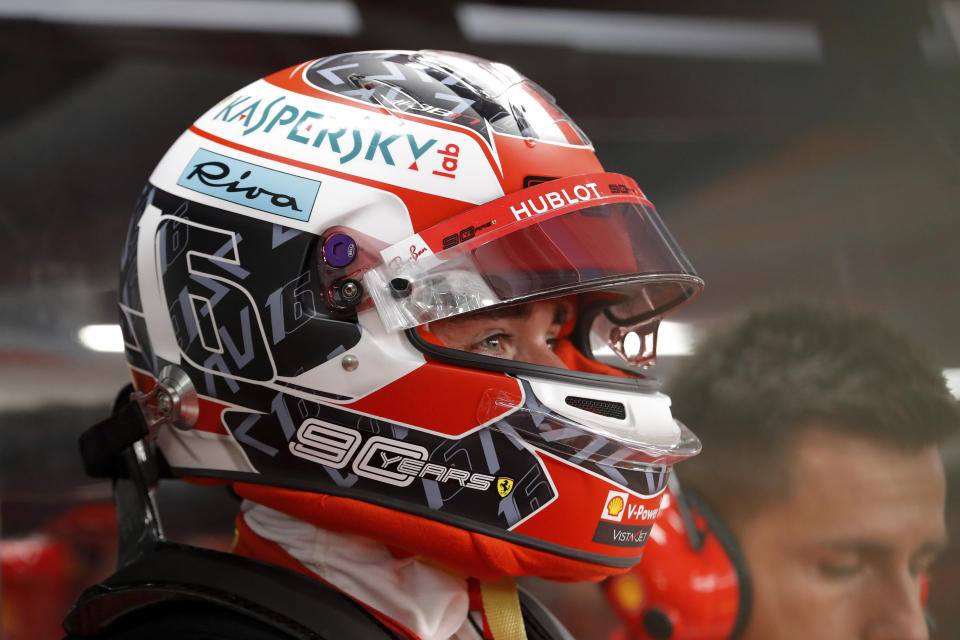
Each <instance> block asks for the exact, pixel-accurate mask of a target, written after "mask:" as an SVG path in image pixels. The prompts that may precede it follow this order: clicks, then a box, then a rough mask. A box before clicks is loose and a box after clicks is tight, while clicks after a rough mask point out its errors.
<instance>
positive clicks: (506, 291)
mask: <svg viewBox="0 0 960 640" xmlns="http://www.w3.org/2000/svg"><path fill="white" fill-rule="evenodd" d="M541 205H542V206H543V207H544V208H545V207H547V206H548V205H547V204H545V203H544V202H543V197H542V196H541V198H540V199H539V200H538V199H536V198H531V199H529V200H527V201H525V202H524V203H523V206H524V207H525V208H526V209H525V210H529V212H530V213H531V217H529V218H527V219H524V220H521V221H520V222H514V223H512V224H510V225H509V229H503V231H504V233H499V232H498V231H497V230H495V231H492V232H490V233H487V234H485V235H483V236H479V237H477V238H475V239H472V240H468V241H467V242H463V243H460V244H458V245H456V246H454V247H451V248H449V249H445V250H443V251H439V252H437V253H434V254H430V255H424V256H422V257H421V258H420V259H418V260H408V261H405V262H399V261H398V262H394V263H388V264H385V265H382V266H381V267H379V268H377V269H374V270H372V271H371V272H369V273H368V274H367V276H366V284H367V288H368V290H369V292H370V295H371V297H372V298H373V300H374V303H375V305H376V307H377V309H378V311H379V313H380V315H381V318H382V319H383V321H384V324H385V325H386V326H387V327H388V328H389V329H406V328H411V327H415V326H418V325H422V324H425V323H428V322H432V321H434V320H439V319H442V318H446V317H449V316H453V315H459V314H463V313H470V312H473V311H478V310H481V309H489V308H495V307H499V306H505V305H512V304H517V303H520V302H529V301H534V300H538V299H543V298H551V297H557V296H563V295H568V294H573V293H582V292H587V291H594V290H596V291H598V292H603V291H610V292H611V293H612V292H613V291H615V290H617V291H623V290H624V289H629V290H630V292H631V293H630V295H629V299H630V304H629V305H628V306H626V307H622V308H619V310H618V309H613V310H612V313H613V314H614V315H613V316H612V317H613V318H614V320H615V322H619V323H621V324H624V323H626V324H636V323H637V322H645V321H649V320H650V319H652V318H654V317H656V316H659V315H660V314H662V313H664V312H666V311H667V310H669V309H672V308H673V307H676V306H677V305H679V304H681V303H682V302H684V301H686V300H688V299H689V298H691V297H693V296H694V295H696V294H697V293H698V292H699V291H700V289H701V288H702V286H703V282H702V280H701V279H700V278H699V277H698V276H697V275H696V272H695V271H694V269H693V267H692V266H691V265H690V263H689V261H688V260H687V258H686V256H684V255H683V252H682V251H681V250H680V248H679V247H678V246H677V244H676V242H675V241H674V240H673V238H672V237H671V236H670V234H669V232H668V231H667V230H666V228H665V227H664V226H663V223H662V222H661V221H660V218H659V216H658V215H657V213H656V211H654V209H653V207H652V206H649V205H647V204H645V203H642V202H639V201H627V202H604V203H601V204H596V205H594V206H588V207H582V208H575V209H573V210H570V211H566V212H560V213H559V214H558V215H553V216H538V215H536V214H538V213H539V211H538V207H540V206H541ZM615 298H618V299H620V300H621V301H622V300H623V295H622V294H621V295H617V296H615Z"/></svg>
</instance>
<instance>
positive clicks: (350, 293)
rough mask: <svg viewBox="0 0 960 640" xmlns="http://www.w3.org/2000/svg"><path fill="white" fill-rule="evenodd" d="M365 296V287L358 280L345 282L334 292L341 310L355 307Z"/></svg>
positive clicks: (334, 297)
mask: <svg viewBox="0 0 960 640" xmlns="http://www.w3.org/2000/svg"><path fill="white" fill-rule="evenodd" d="M362 296H363V286H362V285H361V284H360V283H359V282H357V281H356V280H344V281H343V282H342V283H340V285H338V286H337V287H335V288H334V290H333V300H334V302H335V303H336V304H337V306H339V307H341V308H349V307H355V306H356V305H357V304H359V303H360V298H361V297H362Z"/></svg>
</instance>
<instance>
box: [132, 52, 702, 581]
mask: <svg viewBox="0 0 960 640" xmlns="http://www.w3.org/2000/svg"><path fill="white" fill-rule="evenodd" d="M701 287H702V281H701V280H700V278H699V277H698V276H697V274H696V272H695V271H694V270H693V267H692V266H691V265H690V263H689V262H688V261H687V259H686V257H685V256H684V255H683V253H682V252H681V251H680V249H679V248H678V247H677V246H676V244H675V242H674V241H673V239H672V238H671V236H670V234H669V232H668V231H667V230H666V228H665V227H664V226H663V224H662V222H661V221H660V219H659V218H658V217H657V214H656V212H655V211H654V209H653V207H652V205H651V204H650V202H649V201H648V200H647V198H646V196H645V195H644V194H643V192H642V191H641V190H640V189H639V187H637V185H636V183H635V182H634V181H633V180H632V179H630V178H629V177H626V176H623V175H619V174H613V173H606V172H604V171H603V169H602V167H601V166H600V164H599V162H598V161H597V159H596V157H595V155H594V153H593V148H592V146H591V144H590V142H589V141H588V140H587V137H586V136H585V135H584V134H583V132H582V131H580V129H579V128H578V127H577V126H576V125H575V124H574V123H573V122H572V121H571V120H570V119H569V117H567V116H566V115H565V114H564V113H563V112H562V111H561V110H560V109H559V108H558V107H557V106H556V104H555V101H554V100H553V98H552V97H551V96H549V95H548V94H547V93H546V92H544V91H543V90H542V89H541V88H540V87H538V86H537V85H536V84H534V83H533V82H531V81H530V80H528V79H526V78H525V77H524V76H522V75H520V74H519V73H517V72H516V71H514V70H513V69H512V68H510V67H508V66H505V65H502V64H497V63H493V62H489V61H486V60H482V59H479V58H475V57H471V56H466V55H462V54H456V53H449V52H436V51H419V52H412V51H368V52H361V53H351V54H345V55H337V56H333V57H328V58H323V59H319V60H314V61H310V62H305V63H303V64H301V65H298V66H295V67H292V68H289V69H285V70H283V71H280V72H278V73H275V74H272V75H270V76H267V77H266V78H263V79H261V80H258V81H256V82H254V83H253V84H251V85H249V86H247V87H245V88H244V89H242V90H240V91H238V92H237V93H235V94H233V95H231V96H229V97H227V98H226V99H224V100H223V101H222V102H221V103H219V104H217V105H216V106H214V107H213V108H212V109H210V110H209V111H208V112H207V113H205V114H204V115H203V116H202V117H201V118H200V119H199V120H197V121H196V123H194V125H193V126H191V127H190V128H189V129H188V130H187V131H186V132H185V133H184V134H183V135H182V136H181V137H180V138H179V139H178V140H177V141H176V142H175V143H174V144H173V146H172V147H171V148H170V149H169V151H168V152H167V153H166V155H165V156H164V157H163V159H162V160H161V161H160V163H159V165H158V166H157V167H156V169H155V170H154V172H153V174H152V175H151V176H150V180H149V183H148V184H147V186H146V188H145V189H144V191H143V193H142V197H141V199H140V202H139V204H138V206H137V210H136V214H135V215H134V218H133V221H132V222H131V225H130V227H129V231H128V235H127V240H126V248H125V250H124V254H123V259H122V274H121V283H120V311H121V320H122V325H123V331H124V337H125V342H126V355H127V359H128V361H129V364H130V368H131V371H132V375H133V379H134V384H135V387H136V388H137V389H138V391H139V392H140V393H141V394H144V397H145V398H146V397H147V396H148V395H149V394H153V395H154V396H155V395H156V390H157V389H161V390H163V393H164V394H165V395H164V396H163V400H164V401H163V406H162V407H160V408H157V403H158V401H157V400H156V399H153V400H150V399H149V398H147V400H145V402H146V406H147V408H148V413H150V412H151V411H152V412H155V413H156V412H158V411H159V412H161V413H162V414H163V415H165V416H172V417H171V419H170V420H168V422H169V424H164V425H162V426H160V427H159V428H157V430H156V438H157V442H158V445H159V447H160V449H161V451H162V452H163V454H164V456H165V458H166V460H167V462H168V463H169V466H170V468H171V470H172V472H173V473H174V474H175V475H177V476H180V477H184V478H187V479H191V480H203V481H220V482H229V483H233V486H234V489H235V490H236V491H237V493H239V494H240V495H241V496H244V497H246V498H249V499H251V500H253V501H255V502H258V503H262V504H266V505H268V506H271V507H273V508H277V509H279V510H281V511H284V512H286V513H289V514H291V515H294V516H296V517H298V518H301V519H304V520H307V521H309V522H312V523H315V524H317V525H318V526H323V527H326V528H331V529H334V530H337V531H345V532H351V533H356V534H360V535H365V536H369V537H372V538H375V539H378V540H382V541H384V542H386V543H388V544H389V545H390V546H391V548H392V549H397V550H400V551H403V552H406V553H411V554H420V555H425V556H428V557H430V558H432V559H433V560H435V561H438V562H440V563H442V564H444V565H446V566H449V567H452V568H454V569H457V570H460V571H462V572H464V573H466V574H468V575H473V576H476V577H479V578H493V577H497V576H500V575H504V574H509V575H531V574H532V575H539V576H543V577H552V578H557V579H584V578H588V579H600V578H602V577H605V576H606V575H609V574H610V573H613V572H618V571H623V570H624V568H625V567H628V566H631V565H633V564H635V563H636V562H637V560H638V559H639V557H640V553H641V551H642V545H643V543H644V541H645V540H646V535H647V533H648V532H649V530H650V527H651V525H652V518H653V515H654V514H655V513H656V510H657V507H658V504H659V501H660V496H661V494H662V491H663V489H664V485H665V482H666V478H667V476H668V474H669V470H670V467H671V465H672V464H673V463H674V462H675V461H677V460H680V459H683V458H684V457H687V456H689V455H692V454H693V453H695V452H696V451H697V450H698V448H699V442H698V441H697V439H696V437H695V436H693V435H692V434H691V433H690V432H689V431H687V430H686V429H685V428H684V427H682V425H680V424H679V423H677V422H676V421H674V420H673V419H672V417H671V414H670V410H669V400H668V399H667V397H666V396H665V395H663V394H662V393H660V392H659V391H658V390H657V385H656V383H655V382H654V381H652V380H648V379H645V378H644V377H642V376H640V375H636V374H633V373H628V372H626V371H625V370H628V369H631V368H632V367H635V366H637V365H642V364H644V363H646V362H649V361H650V360H651V359H652V357H653V356H654V354H655V347H656V328H657V324H658V322H659V321H660V319H661V318H662V317H663V315H664V314H665V313H667V312H669V311H672V310H673V309H675V308H677V307H679V306H680V305H681V304H683V303H685V302H686V301H688V300H689V299H690V298H692V297H693V296H694V295H696V294H697V293H698V292H699V291H700V289H701ZM544 300H553V301H561V302H557V304H561V303H562V306H563V309H564V310H565V311H564V314H563V318H562V322H559V323H558V325H557V329H556V331H555V334H556V335H554V336H552V340H553V342H552V343H551V345H552V347H553V349H554V352H555V353H556V354H557V357H558V358H560V359H561V360H562V362H563V364H562V365H560V366H546V365H544V364H543V363H538V362H536V361H533V360H527V361H523V359H522V358H518V359H513V360H507V359H504V358H501V357H495V356H491V355H489V354H487V353H478V352H477V351H476V350H473V351H471V350H469V349H467V350H464V349H457V348H452V347H451V346H450V345H449V344H447V343H445V342H444V340H443V339H442V336H443V335H444V331H443V329H444V327H445V326H447V325H445V324H444V323H445V322H450V321H455V320H456V319H464V318H466V319H471V318H477V317H482V316H480V315H478V314H483V313H493V314H501V315H504V314H507V315H509V314H510V313H513V312H518V311H517V310H520V311H519V313H522V312H523V309H525V308H529V305H532V304H535V303H537V302H539V301H544ZM511 310H512V311H511ZM610 363H614V366H611V364H610ZM151 402H152V404H151ZM148 418H149V416H148Z"/></svg>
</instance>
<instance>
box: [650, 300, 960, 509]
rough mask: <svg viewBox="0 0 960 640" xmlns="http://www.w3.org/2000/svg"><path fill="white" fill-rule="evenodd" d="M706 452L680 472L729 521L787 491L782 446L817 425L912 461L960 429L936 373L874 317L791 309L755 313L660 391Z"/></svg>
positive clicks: (703, 349) (706, 345) (708, 344)
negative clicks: (892, 448) (911, 457)
mask: <svg viewBox="0 0 960 640" xmlns="http://www.w3.org/2000/svg"><path fill="white" fill-rule="evenodd" d="M666 391H667V393H668V394H669V395H670V396H671V398H672V400H673V413H674V416H676V417H677V418H678V419H679V420H681V421H682V422H683V423H684V424H686V425H687V426H689V427H690V428H691V429H692V430H693V431H694V433H696V434H697V435H698V436H699V437H700V439H701V441H702V442H703V453H701V454H700V455H699V456H697V457H695V458H693V459H691V460H689V461H686V462H684V463H682V464H681V465H680V466H679V467H678V472H679V473H678V475H679V476H680V478H681V480H682V481H683V482H685V483H687V484H688V485H690V486H692V487H693V488H695V489H696V490H697V491H698V492H700V493H701V494H704V497H705V498H706V499H707V500H708V501H709V502H711V503H713V504H714V506H715V507H716V508H717V509H719V510H720V512H721V513H722V514H723V515H724V516H725V517H727V518H728V519H736V518H737V517H739V516H742V515H745V514H747V513H750V512H751V511H752V510H754V509H756V507H757V506H760V505H761V504H763V503H764V502H765V501H766V500H769V499H771V498H772V497H775V496H778V495H782V493H783V491H784V490H785V489H786V477H785V476H786V474H785V473H780V472H778V470H779V469H782V468H783V466H784V465H783V463H784V461H785V457H786V453H787V450H788V448H789V447H790V444H791V443H792V442H793V440H794V439H795V438H796V437H797V435H798V434H799V433H800V432H802V431H803V430H804V429H806V428H809V427H811V426H813V425H816V426H818V427H822V428H827V429H830V430H836V431H840V432H843V433H848V434H853V435H859V436H863V437H864V438H868V439H870V440H874V441H879V442H883V443H887V444H890V445H892V446H895V447H898V448H900V449H903V450H905V451H918V450H920V449H923V448H926V447H928V446H931V445H939V444H942V443H943V442H944V441H945V440H947V439H948V438H949V437H950V436H951V435H952V434H953V433H954V432H955V431H956V430H957V428H958V426H960V411H958V403H957V401H956V400H954V399H953V398H952V397H951V395H950V392H949V391H948V389H947V386H946V381H945V380H944V377H943V375H942V373H941V371H940V369H939V368H938V367H937V366H935V365H934V363H933V361H932V360H931V358H930V357H929V355H928V354H927V353H926V352H925V351H924V350H923V349H922V348H921V347H920V346H919V345H918V344H916V343H915V342H913V341H911V340H909V339H908V338H907V337H906V336H904V335H902V334H900V333H897V332H895V331H892V330H891V329H890V328H888V327H886V326H884V325H883V324H882V323H881V322H879V321H878V320H877V319H875V318H872V317H868V316H863V315H853V314H849V313H845V312H842V311H837V310H825V309H820V308H815V307H811V306H808V305H803V304H797V303H792V304H788V305H781V306H778V307H776V308H771V309H767V310H764V311H758V312H754V313H753V314H751V315H750V316H748V317H747V318H746V319H745V320H743V321H742V322H740V323H739V324H737V325H736V326H733V327H732V328H730V329H727V330H725V331H721V332H718V333H716V334H714V335H713V336H711V337H710V338H708V339H707V340H705V341H704V342H703V343H702V344H701V345H699V346H698V348H697V352H696V354H695V355H693V356H692V357H690V358H689V359H688V360H686V361H685V362H683V364H682V365H680V366H679V367H678V369H677V370H676V371H675V373H674V374H673V375H671V377H670V382H669V384H668V385H667V386H666Z"/></svg>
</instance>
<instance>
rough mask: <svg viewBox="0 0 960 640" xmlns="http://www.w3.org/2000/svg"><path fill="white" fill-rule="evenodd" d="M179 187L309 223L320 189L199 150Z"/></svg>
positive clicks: (289, 176)
mask: <svg viewBox="0 0 960 640" xmlns="http://www.w3.org/2000/svg"><path fill="white" fill-rule="evenodd" d="M177 184H178V185H180V186H181V187H186V188H187V189H190V190H192V191H197V192H199V193H204V194H206V195H208V196H213V197H214V198H219V199H221V200H227V201H228V202H233V203H235V204H240V205H243V206H245V207H252V208H254V209H258V210H260V211H266V212H267V213H273V214H275V215H278V216H283V217H285V218H293V219H295V220H308V219H309V218H310V211H311V209H313V203H314V201H315V200H316V199H317V191H318V190H319V189H320V182H319V181H318V180H310V179H309V178H303V177H301V176H295V175H293V174H290V173H286V172H283V171H277V170H276V169H270V168H267V167H262V166H260V165H256V164H252V163H250V162H244V161H242V160H237V159H236V158H230V157H228V156H224V155H221V154H219V153H214V152H212V151H207V150H206V149H198V150H197V152H196V153H195V154H193V158H191V159H190V162H189V163H187V167H186V169H184V171H183V174H182V175H181V176H180V179H179V180H177Z"/></svg>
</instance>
